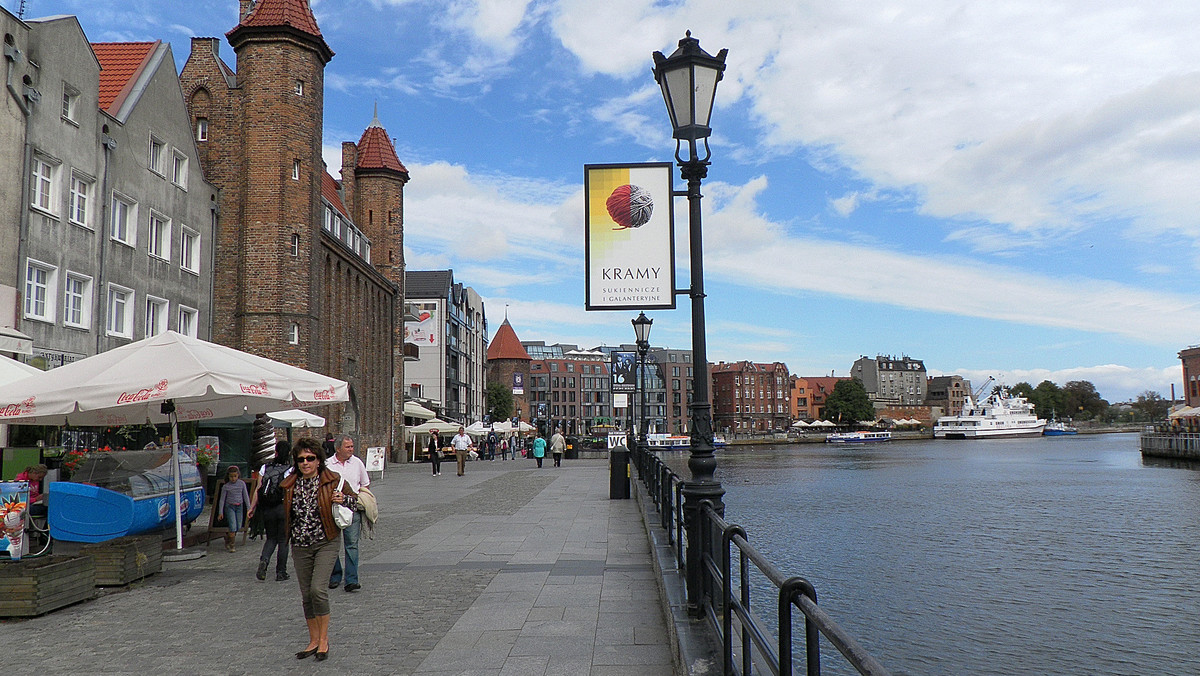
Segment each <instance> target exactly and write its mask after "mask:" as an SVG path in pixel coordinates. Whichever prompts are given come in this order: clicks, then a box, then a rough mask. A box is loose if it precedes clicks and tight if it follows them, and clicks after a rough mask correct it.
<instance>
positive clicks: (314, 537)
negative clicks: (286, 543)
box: [289, 475, 325, 547]
mask: <svg viewBox="0 0 1200 676" xmlns="http://www.w3.org/2000/svg"><path fill="white" fill-rule="evenodd" d="M320 482H321V477H320V476H319V475H318V476H314V477H311V478H308V479H305V478H304V477H297V478H296V485H295V486H294V487H293V488H292V519H291V521H292V532H291V533H289V535H290V536H291V539H292V544H294V545H296V546H297V547H311V546H313V545H315V544H317V543H318V542H321V541H322V540H324V539H325V527H324V526H322V525H321V515H320V512H319V511H318V508H317V487H318V486H320Z"/></svg>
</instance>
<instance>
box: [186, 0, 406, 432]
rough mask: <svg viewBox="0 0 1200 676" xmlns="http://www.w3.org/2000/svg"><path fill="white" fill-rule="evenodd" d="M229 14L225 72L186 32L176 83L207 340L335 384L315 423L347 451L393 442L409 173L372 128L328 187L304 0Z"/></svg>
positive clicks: (313, 40)
mask: <svg viewBox="0 0 1200 676" xmlns="http://www.w3.org/2000/svg"><path fill="white" fill-rule="evenodd" d="M238 9H239V12H238V24H237V25H236V26H235V27H234V28H233V29H232V30H230V31H229V32H228V33H226V38H227V39H228V41H229V44H230V45H231V46H232V47H233V51H234V53H235V55H236V59H237V61H236V69H234V68H231V67H229V66H228V65H227V64H226V63H225V62H224V61H223V60H222V59H221V57H220V55H219V40H218V39H217V38H193V39H192V52H191V54H190V56H189V57H188V61H187V63H186V64H185V65H184V68H183V71H182V73H181V75H180V80H181V83H182V85H183V89H184V96H185V97H186V99H187V102H188V109H189V113H190V114H191V116H192V121H193V126H194V128H195V130H196V134H197V141H198V143H197V145H198V146H200V149H201V150H200V153H201V162H202V164H203V165H204V170H205V175H206V176H207V177H208V178H209V180H211V181H212V182H213V183H215V184H217V185H218V186H220V188H221V203H220V214H221V217H220V228H219V231H218V232H219V234H218V238H217V244H216V252H215V258H216V282H215V287H216V291H215V297H214V307H215V309H214V315H215V317H216V322H215V326H214V329H213V339H214V340H215V341H217V342H219V343H222V344H225V345H230V346H232V347H236V348H238V349H241V350H245V351H248V352H253V353H255V354H261V355H263V356H266V357H270V358H272V359H278V360H280V361H284V362H287V363H291V364H294V365H296V366H300V367H303V368H308V369H311V370H314V371H318V372H321V373H325V374H328V375H331V376H334V377H337V378H341V379H343V380H346V381H347V382H349V383H350V390H351V401H350V403H349V404H347V405H334V406H330V407H328V410H327V411H324V412H322V414H323V415H325V416H326V418H327V420H328V428H327V429H328V430H329V431H333V432H345V433H349V434H352V435H354V436H356V437H357V438H358V444H357V446H358V448H359V449H360V454H361V452H362V451H363V450H365V449H366V448H367V447H368V446H389V445H393V444H397V443H398V442H397V441H396V440H397V439H398V438H399V436H400V432H401V425H402V424H403V417H402V415H401V414H400V411H401V410H402V405H401V401H402V399H401V398H399V395H400V390H399V389H393V383H403V382H404V377H403V327H402V322H401V310H402V307H401V306H402V304H403V287H402V285H403V279H404V277H403V249H402V245H403V236H402V228H403V224H402V218H401V214H402V213H403V211H402V209H403V185H404V183H405V182H407V180H408V172H407V171H406V170H405V169H404V167H403V165H401V164H400V161H399V159H398V158H397V157H396V153H395V150H394V149H393V148H392V144H391V142H390V141H388V140H387V138H386V133H384V138H383V142H382V143H381V142H380V141H379V140H378V139H377V138H376V133H374V132H373V131H372V129H373V128H376V127H377V128H378V130H379V132H382V131H383V128H382V126H380V125H378V120H376V121H375V122H373V123H372V127H370V128H368V130H367V132H365V133H364V134H363V139H364V140H363V141H362V142H360V144H359V146H365V147H364V148H362V149H361V152H358V153H357V155H358V156H359V157H358V159H356V160H355V162H354V163H353V165H352V169H353V170H352V171H350V172H348V173H347V172H343V181H344V183H342V184H339V183H338V182H337V181H335V180H334V179H333V177H332V176H330V175H329V173H328V171H327V170H326V167H325V164H324V161H323V160H322V156H321V150H322V141H323V139H322V130H323V126H324V125H323V122H324V92H325V65H326V64H327V63H329V61H330V59H332V58H333V50H331V49H330V48H329V45H327V44H326V42H325V39H324V37H323V36H322V35H321V30H320V27H319V26H318V25H317V21H316V18H315V17H314V16H313V12H312V8H311V7H310V6H309V2H308V0H258V1H257V2H255V1H253V0H239V3H238ZM383 144H386V148H383V147H381V146H382V145H383ZM350 145H354V144H350ZM356 148H357V146H356ZM399 387H400V386H399V385H396V388H399Z"/></svg>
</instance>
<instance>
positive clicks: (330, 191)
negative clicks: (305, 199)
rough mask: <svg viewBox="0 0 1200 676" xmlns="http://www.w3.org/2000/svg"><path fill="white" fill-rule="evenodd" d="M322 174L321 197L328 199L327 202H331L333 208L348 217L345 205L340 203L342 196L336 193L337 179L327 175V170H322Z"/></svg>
mask: <svg viewBox="0 0 1200 676" xmlns="http://www.w3.org/2000/svg"><path fill="white" fill-rule="evenodd" d="M322 174H323V175H322V176H321V197H324V198H325V199H327V200H329V203H330V204H332V205H333V206H334V208H335V209H337V210H338V211H340V212H341V213H342V215H343V216H345V217H346V218H350V213H349V212H347V211H346V205H345V204H343V203H342V196H341V195H339V194H338V184H337V181H335V180H333V177H332V176H330V175H329V172H328V171H326V172H322Z"/></svg>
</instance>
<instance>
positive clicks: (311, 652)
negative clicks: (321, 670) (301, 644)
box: [296, 648, 321, 660]
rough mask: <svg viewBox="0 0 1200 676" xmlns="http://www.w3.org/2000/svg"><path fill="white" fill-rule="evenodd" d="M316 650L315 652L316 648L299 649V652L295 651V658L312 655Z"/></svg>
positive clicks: (300, 658) (299, 658)
mask: <svg viewBox="0 0 1200 676" xmlns="http://www.w3.org/2000/svg"><path fill="white" fill-rule="evenodd" d="M316 652H317V649H316V648H309V649H308V650H301V651H300V652H298V653H296V659H298V660H302V659H304V658H306V657H312V656H313V655H314V654H316ZM317 659H321V658H319V657H318V658H317Z"/></svg>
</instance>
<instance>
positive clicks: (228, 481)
mask: <svg viewBox="0 0 1200 676" xmlns="http://www.w3.org/2000/svg"><path fill="white" fill-rule="evenodd" d="M248 504H250V490H249V489H248V488H247V487H246V482H245V481H242V471H241V470H240V469H238V466H237V465H230V466H229V469H227V470H225V483H224V485H222V486H221V499H220V504H219V505H217V513H218V514H221V515H222V516H224V517H225V528H226V533H225V549H226V551H229V552H236V551H237V548H236V547H234V546H233V539H234V538H235V537H237V534H238V531H240V530H241V529H242V525H243V524H244V523H245V519H246V505H248Z"/></svg>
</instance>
